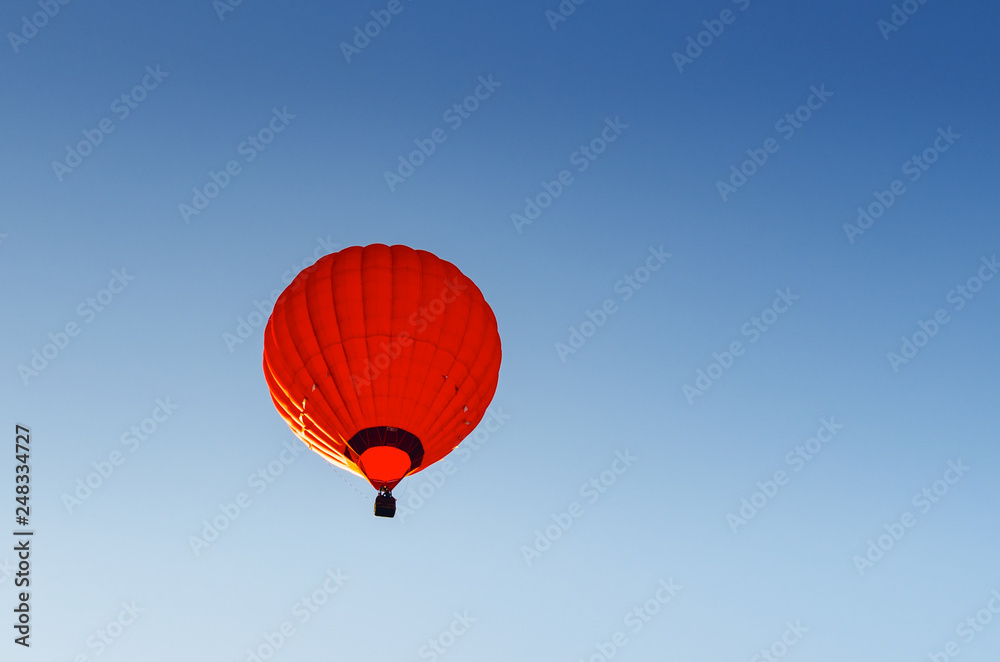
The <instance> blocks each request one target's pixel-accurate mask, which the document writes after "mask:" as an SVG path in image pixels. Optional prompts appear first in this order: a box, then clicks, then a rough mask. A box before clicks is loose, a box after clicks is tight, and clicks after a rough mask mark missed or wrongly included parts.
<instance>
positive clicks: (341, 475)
mask: <svg viewBox="0 0 1000 662" xmlns="http://www.w3.org/2000/svg"><path fill="white" fill-rule="evenodd" d="M330 468H331V469H333V471H334V472H335V473H336V474H337V475H338V476H340V480H342V481H344V485H347V486H348V487H350V488H351V489H352V490H354V491H355V492H357V493H358V496H360V497H361V498H362V499H364V500H365V501H368V499H369V497H366V496H365V495H364V492H362V491H361V490H359V489H358V488H356V487H354V485H352V484H351V483H349V482H348V481H347V479H346V478H344V476H343V474H341V473H340V469H338V468H337V467H335V466H333V465H330Z"/></svg>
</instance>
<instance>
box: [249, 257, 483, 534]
mask: <svg viewBox="0 0 1000 662" xmlns="http://www.w3.org/2000/svg"><path fill="white" fill-rule="evenodd" d="M499 370H500V335H499V333H498V332H497V322H496V317H495V316H494V315H493V310H492V309H491V308H490V306H489V304H487V303H486V301H485V299H483V295H482V293H481V292H480V291H479V288H478V287H476V285H475V283H473V282H472V281H471V280H469V279H468V278H467V277H466V276H465V275H464V274H463V273H462V272H461V271H459V270H458V268H457V267H455V266H454V265H453V264H451V263H450V262H446V261H444V260H441V259H439V258H438V257H436V256H434V255H433V254H431V253H428V252H427V251H419V250H413V249H412V248H409V247H406V246H391V247H390V246H385V245H382V244H373V245H371V246H365V247H361V246H353V247H351V248H345V249H344V250H342V251H340V252H337V253H333V254H330V255H327V256H325V257H323V258H321V259H320V260H319V261H317V262H316V264H314V265H312V266H311V267H309V268H307V269H305V270H303V271H302V272H301V273H300V274H299V275H298V276H297V277H296V278H295V280H293V281H292V283H291V284H290V285H289V286H288V287H287V288H286V289H285V291H284V292H282V293H281V296H279V297H278V300H277V301H276V302H275V304H274V310H273V312H272V313H271V317H270V319H269V320H268V322H267V328H266V329H265V331H264V376H265V377H266V379H267V383H268V386H269V388H270V390H271V399H272V400H273V401H274V404H275V406H276V407H277V408H278V412H279V413H280V414H281V416H282V417H283V418H284V419H285V421H287V422H288V425H289V426H290V427H291V428H292V430H293V431H294V432H295V434H296V435H297V436H298V437H299V438H300V439H302V441H304V442H305V443H306V444H308V445H309V447H310V448H311V449H312V450H314V451H316V452H317V453H319V454H320V455H322V456H323V457H324V458H326V459H327V460H328V461H330V462H331V463H333V464H335V465H337V466H340V467H343V468H344V469H347V470H349V471H352V472H354V473H357V474H359V475H361V476H364V477H365V478H366V479H368V481H369V482H370V483H371V484H372V485H373V486H374V487H375V488H376V489H378V490H380V492H381V496H380V497H379V499H377V500H376V514H382V515H384V516H389V517H391V516H392V512H394V510H395V506H394V503H395V502H394V501H392V504H393V505H391V509H390V510H389V511H388V512H382V513H380V512H379V500H381V501H382V502H383V506H385V504H386V502H387V500H391V494H390V490H391V489H392V488H393V487H395V486H396V484H397V483H399V481H400V480H402V479H403V477H404V476H407V475H409V474H413V473H416V472H418V471H420V470H421V469H423V468H425V467H427V466H429V465H431V464H433V463H434V462H437V461H438V460H440V459H441V458H443V457H444V456H445V455H447V454H448V453H450V452H451V451H452V450H454V448H455V447H456V446H458V444H459V443H460V442H461V441H462V439H464V438H465V437H466V436H467V435H468V434H469V433H470V432H472V430H473V429H474V428H475V427H476V425H477V424H478V423H479V421H480V420H481V419H482V417H483V415H484V414H485V413H486V407H487V406H488V405H489V403H490V401H491V400H492V399H493V394H494V393H495V392H496V387H497V379H498V376H499Z"/></svg>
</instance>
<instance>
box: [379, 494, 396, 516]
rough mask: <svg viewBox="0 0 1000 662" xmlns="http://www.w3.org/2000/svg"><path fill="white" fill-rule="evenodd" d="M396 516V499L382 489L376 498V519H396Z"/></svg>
mask: <svg viewBox="0 0 1000 662" xmlns="http://www.w3.org/2000/svg"><path fill="white" fill-rule="evenodd" d="M395 515H396V499H395V497H393V496H392V494H391V493H390V492H389V490H387V489H385V488H382V491H381V492H379V495H378V496H377V497H375V517H394V516H395Z"/></svg>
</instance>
